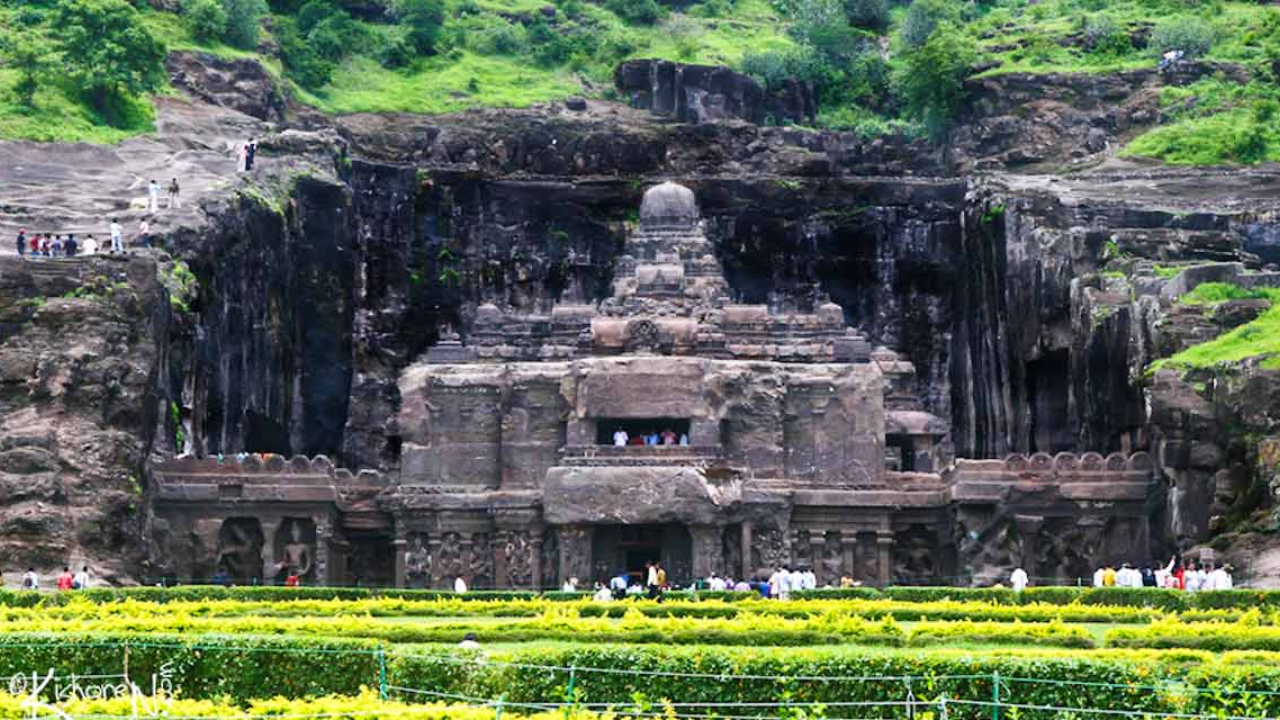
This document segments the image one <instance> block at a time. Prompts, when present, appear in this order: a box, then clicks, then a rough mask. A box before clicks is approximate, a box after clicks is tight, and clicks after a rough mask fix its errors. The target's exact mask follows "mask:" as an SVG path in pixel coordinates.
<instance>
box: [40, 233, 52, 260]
mask: <svg viewBox="0 0 1280 720" xmlns="http://www.w3.org/2000/svg"><path fill="white" fill-rule="evenodd" d="M40 254H41V255H43V256H44V257H53V240H52V239H51V238H50V237H49V236H48V235H44V236H42V237H41V238H40Z"/></svg>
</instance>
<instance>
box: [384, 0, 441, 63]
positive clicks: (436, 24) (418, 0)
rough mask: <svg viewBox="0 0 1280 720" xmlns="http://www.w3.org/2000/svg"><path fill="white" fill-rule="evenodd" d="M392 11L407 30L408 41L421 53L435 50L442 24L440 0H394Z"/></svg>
mask: <svg viewBox="0 0 1280 720" xmlns="http://www.w3.org/2000/svg"><path fill="white" fill-rule="evenodd" d="M391 11H392V13H394V14H395V16H396V19H397V20H399V21H400V24H401V25H404V26H405V27H406V28H408V30H409V35H408V38H409V42H411V43H413V46H414V47H416V48H417V49H418V52H421V53H432V52H435V46H436V40H437V39H439V37H440V28H441V26H443V25H444V3H443V2H442V1H441V0H395V3H394V4H393V5H392V6H391Z"/></svg>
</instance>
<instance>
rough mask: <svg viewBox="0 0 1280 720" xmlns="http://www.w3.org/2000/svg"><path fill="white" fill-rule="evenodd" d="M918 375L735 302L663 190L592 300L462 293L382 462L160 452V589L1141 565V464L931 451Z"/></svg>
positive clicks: (938, 573) (407, 389)
mask: <svg viewBox="0 0 1280 720" xmlns="http://www.w3.org/2000/svg"><path fill="white" fill-rule="evenodd" d="M914 372H915V370H914V367H913V366H912V365H911V363H909V362H905V361H903V360H902V359H900V358H899V357H898V356H897V355H896V354H895V353H893V352H892V351H889V350H887V349H883V348H879V349H875V350H872V348H871V347H870V345H869V344H868V343H867V342H866V341H865V340H864V339H863V338H862V337H860V336H859V335H858V334H857V333H856V332H854V331H853V330H852V329H851V328H848V327H846V326H845V322H844V316H843V312H842V311H841V309H840V307H839V306H837V305H834V304H831V303H824V302H821V299H818V300H815V303H814V306H813V307H811V308H808V309H807V310H804V311H796V312H781V311H779V310H778V309H777V308H771V307H768V306H763V305H740V304H736V303H735V302H734V301H733V298H732V297H731V294H730V289H729V286H728V284H727V282H726V281H725V278H724V275H723V273H722V270H721V268H720V264H719V261H718V260H717V259H716V255H715V252H714V248H712V246H711V244H710V243H709V242H708V241H707V239H706V237H705V236H704V235H703V233H702V230H701V226H700V221H699V218H698V209H697V203H696V201H695V198H694V196H693V193H692V192H690V191H689V190H688V189H686V188H683V187H681V186H678V185H674V184H671V183H665V184H663V185H660V186H657V187H655V188H652V189H650V191H649V192H648V193H646V195H645V200H644V204H643V206H642V207H641V212H640V226H639V228H638V229H637V230H636V231H635V232H634V233H633V234H632V236H631V238H630V239H629V241H628V244H627V248H626V250H625V252H624V254H623V255H622V256H621V257H620V258H619V259H618V263H617V272H616V276H615V279H614V292H613V296H612V297H610V298H608V299H606V300H604V301H602V302H601V303H599V304H598V305H561V306H558V307H556V308H554V309H553V310H552V311H551V313H550V314H549V315H538V316H535V315H517V314H510V313H506V312H504V311H502V310H501V309H499V308H497V307H494V306H491V305H490V306H483V307H481V308H480V309H479V311H478V317H477V318H476V321H475V323H474V325H473V330H472V332H471V334H470V336H469V337H468V338H466V339H465V340H461V339H453V338H450V339H447V340H445V341H442V342H441V343H440V344H438V345H437V346H435V347H433V348H432V349H431V350H430V351H428V353H427V356H426V357H425V358H424V359H423V360H422V361H420V362H418V363H416V364H414V365H411V366H410V367H409V368H407V369H406V370H405V371H404V372H403V373H402V375H401V377H400V398H401V406H400V410H399V414H398V416H397V417H395V418H394V423H393V424H394V427H396V428H397V429H398V430H397V432H398V433H399V434H398V436H397V437H396V438H395V441H396V445H397V447H398V448H399V450H398V458H397V460H398V463H397V464H396V467H397V468H398V469H397V471H396V473H395V474H394V475H392V476H388V475H382V474H378V473H370V472H364V473H360V474H359V475H352V474H350V473H348V472H346V471H343V470H336V469H334V468H333V466H332V465H331V464H330V463H329V462H328V460H326V459H324V458H316V459H314V460H308V459H306V458H293V459H292V460H288V461H286V460H285V459H284V458H280V457H270V458H267V459H265V460H264V459H261V458H258V457H247V458H244V459H241V460H226V461H223V462H219V461H217V460H214V459H193V458H179V459H176V460H173V461H171V462H169V463H166V464H163V465H162V466H160V467H159V468H158V471H157V476H158V480H159V490H158V494H157V498H156V500H157V503H156V514H157V522H156V524H155V526H156V533H157V542H158V543H159V542H163V543H165V546H166V547H167V548H169V549H170V550H169V552H170V557H171V558H172V567H171V568H170V570H171V571H172V573H173V574H174V575H177V576H180V577H197V578H199V577H210V576H212V575H214V574H215V573H220V574H224V575H227V576H228V577H230V578H233V579H236V580H240V581H248V580H250V579H253V578H257V579H260V580H265V581H272V580H277V579H279V578H280V577H281V576H282V575H283V574H288V573H295V574H297V573H301V574H302V577H303V579H304V581H306V582H329V583H352V582H363V583H377V582H386V583H389V584H390V583H394V584H398V585H410V586H419V587H420V586H424V585H429V586H433V587H450V586H452V584H453V582H454V581H455V579H457V578H462V579H463V580H465V581H466V582H467V584H468V585H469V586H470V587H473V588H485V587H500V588H524V587H534V586H540V587H556V586H558V585H559V583H561V582H565V581H567V580H569V579H571V578H577V579H578V580H579V581H580V583H583V584H589V583H590V582H591V581H593V580H603V579H605V578H607V577H609V576H612V575H613V574H616V573H618V572H628V573H632V574H633V576H635V577H637V578H639V574H640V573H641V572H642V571H643V568H644V565H645V563H647V562H652V561H661V562H662V563H663V565H664V567H665V568H666V570H667V574H668V577H669V578H670V579H671V580H672V581H673V582H676V583H680V584H683V583H686V582H689V581H690V580H692V579H693V578H695V577H703V576H706V575H709V574H711V573H718V574H721V575H728V576H731V577H733V578H735V579H736V578H743V579H751V578H756V577H762V576H767V575H768V574H769V573H770V572H771V571H772V570H773V569H774V568H777V567H778V566H781V565H788V564H789V565H793V566H794V565H799V566H806V567H810V568H812V569H813V571H814V572H815V574H816V575H817V576H818V578H819V580H820V582H822V583H823V584H835V583H838V582H839V581H840V580H841V578H844V577H849V578H852V579H854V580H856V581H859V582H863V583H868V584H883V583H887V582H890V581H898V582H935V583H936V582H951V581H953V580H954V579H956V578H959V579H961V580H971V581H975V582H976V581H982V580H989V579H991V578H992V577H993V576H1004V575H1005V574H1007V572H1008V571H1009V570H1011V569H1012V568H1013V567H1014V566H1016V565H1021V566H1023V567H1024V568H1026V570H1027V571H1028V572H1029V573H1030V574H1032V575H1040V576H1046V575H1047V576H1053V577H1062V578H1064V579H1065V578H1068V577H1075V576H1077V575H1079V574H1081V573H1082V572H1083V571H1084V570H1085V569H1087V567H1089V566H1092V565H1093V564H1095V563H1097V562H1099V561H1105V560H1107V559H1110V558H1115V559H1119V558H1122V557H1125V558H1142V557H1148V556H1149V553H1150V549H1149V544H1150V540H1151V538H1150V523H1151V520H1152V518H1153V517H1154V516H1155V514H1156V512H1157V508H1158V507H1159V503H1160V493H1161V492H1162V489H1161V487H1160V486H1159V485H1158V484H1156V483H1155V482H1154V477H1155V473H1154V467H1153V465H1152V462H1151V459H1150V458H1149V457H1148V456H1147V455H1146V454H1144V453H1138V454H1135V455H1132V456H1124V455H1112V456H1108V457H1103V456H1101V455H1097V454H1094V453H1086V454H1084V455H1080V456H1076V455H1073V454H1069V453H1063V454H1059V455H1057V456H1053V457H1050V456H1048V455H1033V456H1031V457H1022V456H1017V455H1015V456H1010V457H1009V458H1006V459H1005V460H994V461H993V460H958V461H954V462H947V458H945V456H944V453H943V452H942V450H941V449H940V441H941V440H942V439H943V438H944V437H945V436H946V434H947V432H948V429H947V427H946V424H945V423H944V422H943V421H942V420H940V419H939V418H937V417H935V416H933V415H930V414H929V413H927V412H924V411H923V410H922V409H921V408H922V406H921V403H919V402H918V401H917V400H916V399H915V398H914V397H913V396H912V394H911V392H912V388H913V387H914V379H913V378H914ZM640 438H643V440H640V442H639V444H637V440H639V439H640ZM655 440H656V441H657V444H654V441H655Z"/></svg>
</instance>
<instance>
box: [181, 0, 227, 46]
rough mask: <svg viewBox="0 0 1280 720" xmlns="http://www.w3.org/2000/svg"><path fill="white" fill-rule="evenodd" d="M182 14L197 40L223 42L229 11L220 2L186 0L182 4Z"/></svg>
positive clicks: (213, 0) (216, 0) (215, 0)
mask: <svg viewBox="0 0 1280 720" xmlns="http://www.w3.org/2000/svg"><path fill="white" fill-rule="evenodd" d="M182 12H183V14H184V15H186V16H187V22H189V23H191V34H192V35H193V36H194V37H195V38H196V39H197V40H200V41H202V42H209V41H211V40H221V39H222V36H223V35H224V34H225V33H226V32H227V11H226V9H225V8H223V7H222V3H221V2H219V0H186V1H185V2H183V3H182Z"/></svg>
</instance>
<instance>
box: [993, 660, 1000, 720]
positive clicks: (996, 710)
mask: <svg viewBox="0 0 1280 720" xmlns="http://www.w3.org/2000/svg"><path fill="white" fill-rule="evenodd" d="M991 720H1000V671H999V670H997V671H995V672H993V673H991Z"/></svg>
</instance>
